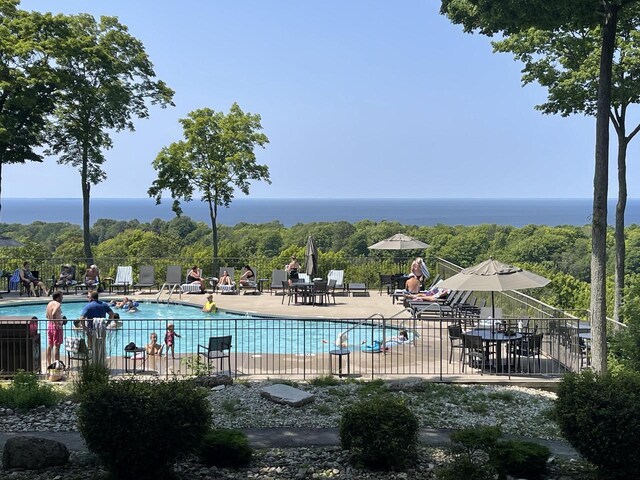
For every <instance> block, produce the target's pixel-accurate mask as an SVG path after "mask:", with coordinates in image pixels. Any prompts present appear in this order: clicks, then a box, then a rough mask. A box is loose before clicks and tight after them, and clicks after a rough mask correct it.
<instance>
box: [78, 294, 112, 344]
mask: <svg viewBox="0 0 640 480" xmlns="http://www.w3.org/2000/svg"><path fill="white" fill-rule="evenodd" d="M87 298H88V300H89V303H87V304H86V305H85V306H84V308H83V309H82V312H81V313H80V320H84V329H85V331H86V332H87V340H88V341H87V346H88V347H89V348H91V343H92V341H93V319H94V318H105V317H106V316H107V315H108V316H109V319H110V320H113V318H114V317H113V310H111V307H110V306H109V304H108V303H104V302H101V301H100V300H98V291H97V290H92V291H91V292H89V295H88V296H87Z"/></svg>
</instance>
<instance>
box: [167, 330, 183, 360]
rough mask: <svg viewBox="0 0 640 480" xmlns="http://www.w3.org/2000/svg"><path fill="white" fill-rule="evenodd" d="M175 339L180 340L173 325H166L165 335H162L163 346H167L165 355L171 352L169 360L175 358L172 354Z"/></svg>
mask: <svg viewBox="0 0 640 480" xmlns="http://www.w3.org/2000/svg"><path fill="white" fill-rule="evenodd" d="M176 337H178V338H180V335H178V332H176V330H175V328H174V326H173V323H171V322H169V323H168V324H167V333H165V334H164V344H165V345H166V346H167V355H169V352H171V358H175V356H174V354H173V347H174V344H175V338H176Z"/></svg>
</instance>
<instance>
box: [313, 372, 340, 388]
mask: <svg viewBox="0 0 640 480" xmlns="http://www.w3.org/2000/svg"><path fill="white" fill-rule="evenodd" d="M339 384H340V380H338V379H337V378H336V377H335V376H333V375H323V376H320V377H315V378H312V379H311V380H309V385H313V386H314V387H332V386H335V385H339Z"/></svg>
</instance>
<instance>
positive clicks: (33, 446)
mask: <svg viewBox="0 0 640 480" xmlns="http://www.w3.org/2000/svg"><path fill="white" fill-rule="evenodd" d="M68 460H69V450H68V449H67V446H66V445H65V444H64V443H60V442H56V441H55V440H49V439H46V438H38V437H29V436H17V437H11V438H9V439H8V440H7V442H6V443H5V445H4V451H3V453H2V463H3V466H4V468H5V469H9V468H24V469H27V470H36V469H40V468H49V467H55V466H57V465H64V464H66V463H67V461H68Z"/></svg>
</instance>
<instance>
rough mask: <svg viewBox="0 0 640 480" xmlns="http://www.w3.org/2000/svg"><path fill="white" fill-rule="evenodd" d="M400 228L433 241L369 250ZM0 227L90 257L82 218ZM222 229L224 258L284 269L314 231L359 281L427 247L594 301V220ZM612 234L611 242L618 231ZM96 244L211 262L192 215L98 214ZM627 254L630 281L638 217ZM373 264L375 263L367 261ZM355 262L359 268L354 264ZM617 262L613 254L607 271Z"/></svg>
mask: <svg viewBox="0 0 640 480" xmlns="http://www.w3.org/2000/svg"><path fill="white" fill-rule="evenodd" d="M399 232H401V233H405V234H407V235H410V236H412V237H414V238H417V239H419V240H422V241H424V242H426V243H428V244H429V248H427V249H426V250H424V251H423V252H399V251H374V250H369V249H368V248H367V247H368V246H369V245H372V244H374V243H376V242H378V241H380V240H382V239H384V238H387V237H390V236H391V235H393V234H395V233H399ZM0 234H2V235H7V236H10V237H11V238H15V239H16V240H19V241H21V242H23V243H24V244H25V246H24V247H21V248H3V249H0V250H1V252H0V254H1V255H2V256H4V257H5V258H9V257H10V258H29V259H39V258H40V259H45V258H55V259H82V258H83V248H82V231H81V229H80V227H79V226H78V225H75V224H71V223H44V222H34V223H32V224H30V225H22V224H0ZM219 235H220V250H219V257H220V259H221V261H225V259H234V260H235V261H236V262H237V263H244V262H246V263H252V262H253V263H255V262H257V259H259V258H260V259H262V260H260V261H259V262H258V263H259V264H260V265H262V266H263V269H264V270H266V269H270V268H282V265H284V263H286V260H287V258H288V257H289V256H290V255H291V254H296V255H298V256H299V257H302V256H303V253H304V246H305V244H306V242H307V238H308V237H309V235H311V236H313V238H314V239H315V241H316V244H317V246H318V248H319V250H320V267H321V270H324V269H327V268H346V269H349V268H351V269H352V274H353V275H352V278H354V279H355V277H356V276H357V277H358V280H363V281H368V282H369V283H370V284H372V285H374V284H375V283H376V282H377V274H378V273H381V272H380V268H381V265H384V268H386V269H387V270H388V269H389V268H394V267H393V265H397V264H398V263H402V262H406V261H408V260H409V255H421V256H423V257H424V258H425V259H426V260H427V261H428V262H429V263H430V264H431V265H434V264H435V258H436V257H440V258H444V259H446V260H448V261H450V262H453V263H455V264H458V265H461V266H463V267H466V266H470V265H473V264H475V263H478V262H480V261H482V260H486V259H487V258H488V257H489V256H493V257H494V258H496V259H498V260H500V261H502V262H506V263H513V264H516V265H518V266H521V267H523V268H527V269H529V270H532V271H535V272H537V273H539V274H542V275H544V276H547V277H548V278H551V279H552V286H550V287H549V288H545V289H543V291H541V293H542V296H543V300H545V301H547V302H549V303H552V304H553V305H556V306H558V307H561V308H587V307H588V299H589V286H588V282H589V270H590V253H591V252H590V247H591V238H590V229H589V228H588V227H574V226H560V227H548V226H536V225H529V226H525V227H522V228H516V227H511V226H499V225H479V226H449V225H436V226H407V225H401V224H400V223H397V222H386V221H383V222H372V221H361V222H357V223H353V224H352V223H348V222H327V223H305V224H297V225H294V226H292V227H285V226H283V225H282V224H280V223H279V222H271V223H265V224H259V225H256V224H247V223H240V224H237V225H235V226H233V227H230V226H221V227H220V232H219ZM610 241H611V243H613V237H612V236H610ZM91 242H92V247H93V250H94V252H95V257H96V258H103V259H106V258H114V259H150V258H164V257H167V256H171V257H174V258H184V259H193V261H195V262H198V263H200V264H201V265H203V266H205V268H206V266H207V265H211V263H212V259H211V242H212V239H211V229H210V227H209V226H208V225H207V224H205V223H204V222H195V221H193V220H191V219H190V218H188V217H177V218H174V219H172V220H170V221H163V220H160V219H155V220H153V221H152V222H146V223H140V222H138V221H137V220H131V221H116V220H108V219H101V220H98V221H96V222H95V224H94V225H93V227H92V228H91ZM610 251H613V248H612V249H611V250H610ZM627 252H628V254H627V258H626V264H627V285H628V286H633V285H635V284H637V283H640V282H638V280H637V278H638V274H640V227H638V226H636V225H634V226H631V227H628V228H627ZM265 259H267V260H265ZM374 260H375V261H374ZM80 263H81V262H80ZM372 264H375V265H377V267H376V268H371V267H365V265H369V266H370V265H372ZM358 265H360V267H357V266H358ZM357 268H361V270H359V271H357V270H356V269H357ZM613 269H614V264H613V258H611V259H610V261H609V274H610V275H612V274H613ZM265 274H266V273H265Z"/></svg>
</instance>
